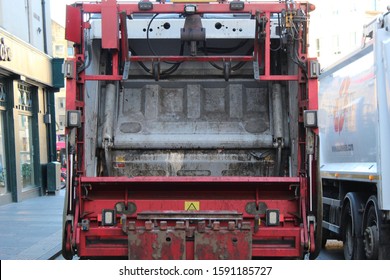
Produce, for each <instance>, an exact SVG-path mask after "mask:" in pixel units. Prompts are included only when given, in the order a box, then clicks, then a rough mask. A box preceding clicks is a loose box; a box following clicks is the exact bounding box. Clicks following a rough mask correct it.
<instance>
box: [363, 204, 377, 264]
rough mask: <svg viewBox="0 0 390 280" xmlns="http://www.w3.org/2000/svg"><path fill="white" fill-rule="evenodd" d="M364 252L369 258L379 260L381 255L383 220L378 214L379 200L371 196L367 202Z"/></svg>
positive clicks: (364, 225) (364, 224)
mask: <svg viewBox="0 0 390 280" xmlns="http://www.w3.org/2000/svg"><path fill="white" fill-rule="evenodd" d="M363 221H364V222H363V235H364V252H365V255H366V258H367V259H369V260H377V259H378V256H379V247H380V246H379V240H380V229H381V220H380V219H379V216H378V202H377V199H376V197H375V196H371V197H370V198H369V199H368V201H367V204H366V208H365V211H364V219H363Z"/></svg>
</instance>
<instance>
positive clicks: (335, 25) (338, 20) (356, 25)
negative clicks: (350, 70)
mask: <svg viewBox="0 0 390 280" xmlns="http://www.w3.org/2000/svg"><path fill="white" fill-rule="evenodd" d="M309 2H310V3H313V4H315V6H316V9H315V11H313V12H312V13H311V14H310V36H309V37H310V47H309V51H310V53H309V54H310V56H312V57H318V60H319V62H320V64H321V67H322V68H327V67H329V66H330V65H331V64H333V63H335V62H336V61H337V60H339V59H341V58H342V57H344V56H346V55H347V54H349V53H350V52H352V51H354V50H356V49H357V48H359V47H360V46H361V44H362V36H363V25H364V24H367V23H369V22H370V21H371V20H373V19H374V18H375V17H376V16H377V15H378V14H380V13H384V12H386V11H387V5H389V4H390V2H389V1H388V0H342V1H340V0H327V1H323V0H310V1H309Z"/></svg>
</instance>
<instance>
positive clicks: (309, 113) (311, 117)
mask: <svg viewBox="0 0 390 280" xmlns="http://www.w3.org/2000/svg"><path fill="white" fill-rule="evenodd" d="M303 122H304V125H305V127H317V126H318V124H317V123H318V121H317V111H316V110H306V111H304V118H303Z"/></svg>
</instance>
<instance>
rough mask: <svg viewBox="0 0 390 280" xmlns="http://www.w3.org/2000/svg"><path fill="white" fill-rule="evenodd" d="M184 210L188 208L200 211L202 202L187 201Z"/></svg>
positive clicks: (188, 209)
mask: <svg viewBox="0 0 390 280" xmlns="http://www.w3.org/2000/svg"><path fill="white" fill-rule="evenodd" d="M184 210H186V211H199V210H200V202H199V201H185V202H184Z"/></svg>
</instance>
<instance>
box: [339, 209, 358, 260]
mask: <svg viewBox="0 0 390 280" xmlns="http://www.w3.org/2000/svg"><path fill="white" fill-rule="evenodd" d="M343 216H344V217H343V219H342V220H343V221H344V223H345V227H344V230H343V242H344V258H345V259H346V260H352V259H353V254H354V247H355V244H354V243H355V239H354V238H353V227H352V223H353V221H352V213H351V205H350V204H349V203H348V204H347V205H346V207H345V210H344V215H343Z"/></svg>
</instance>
